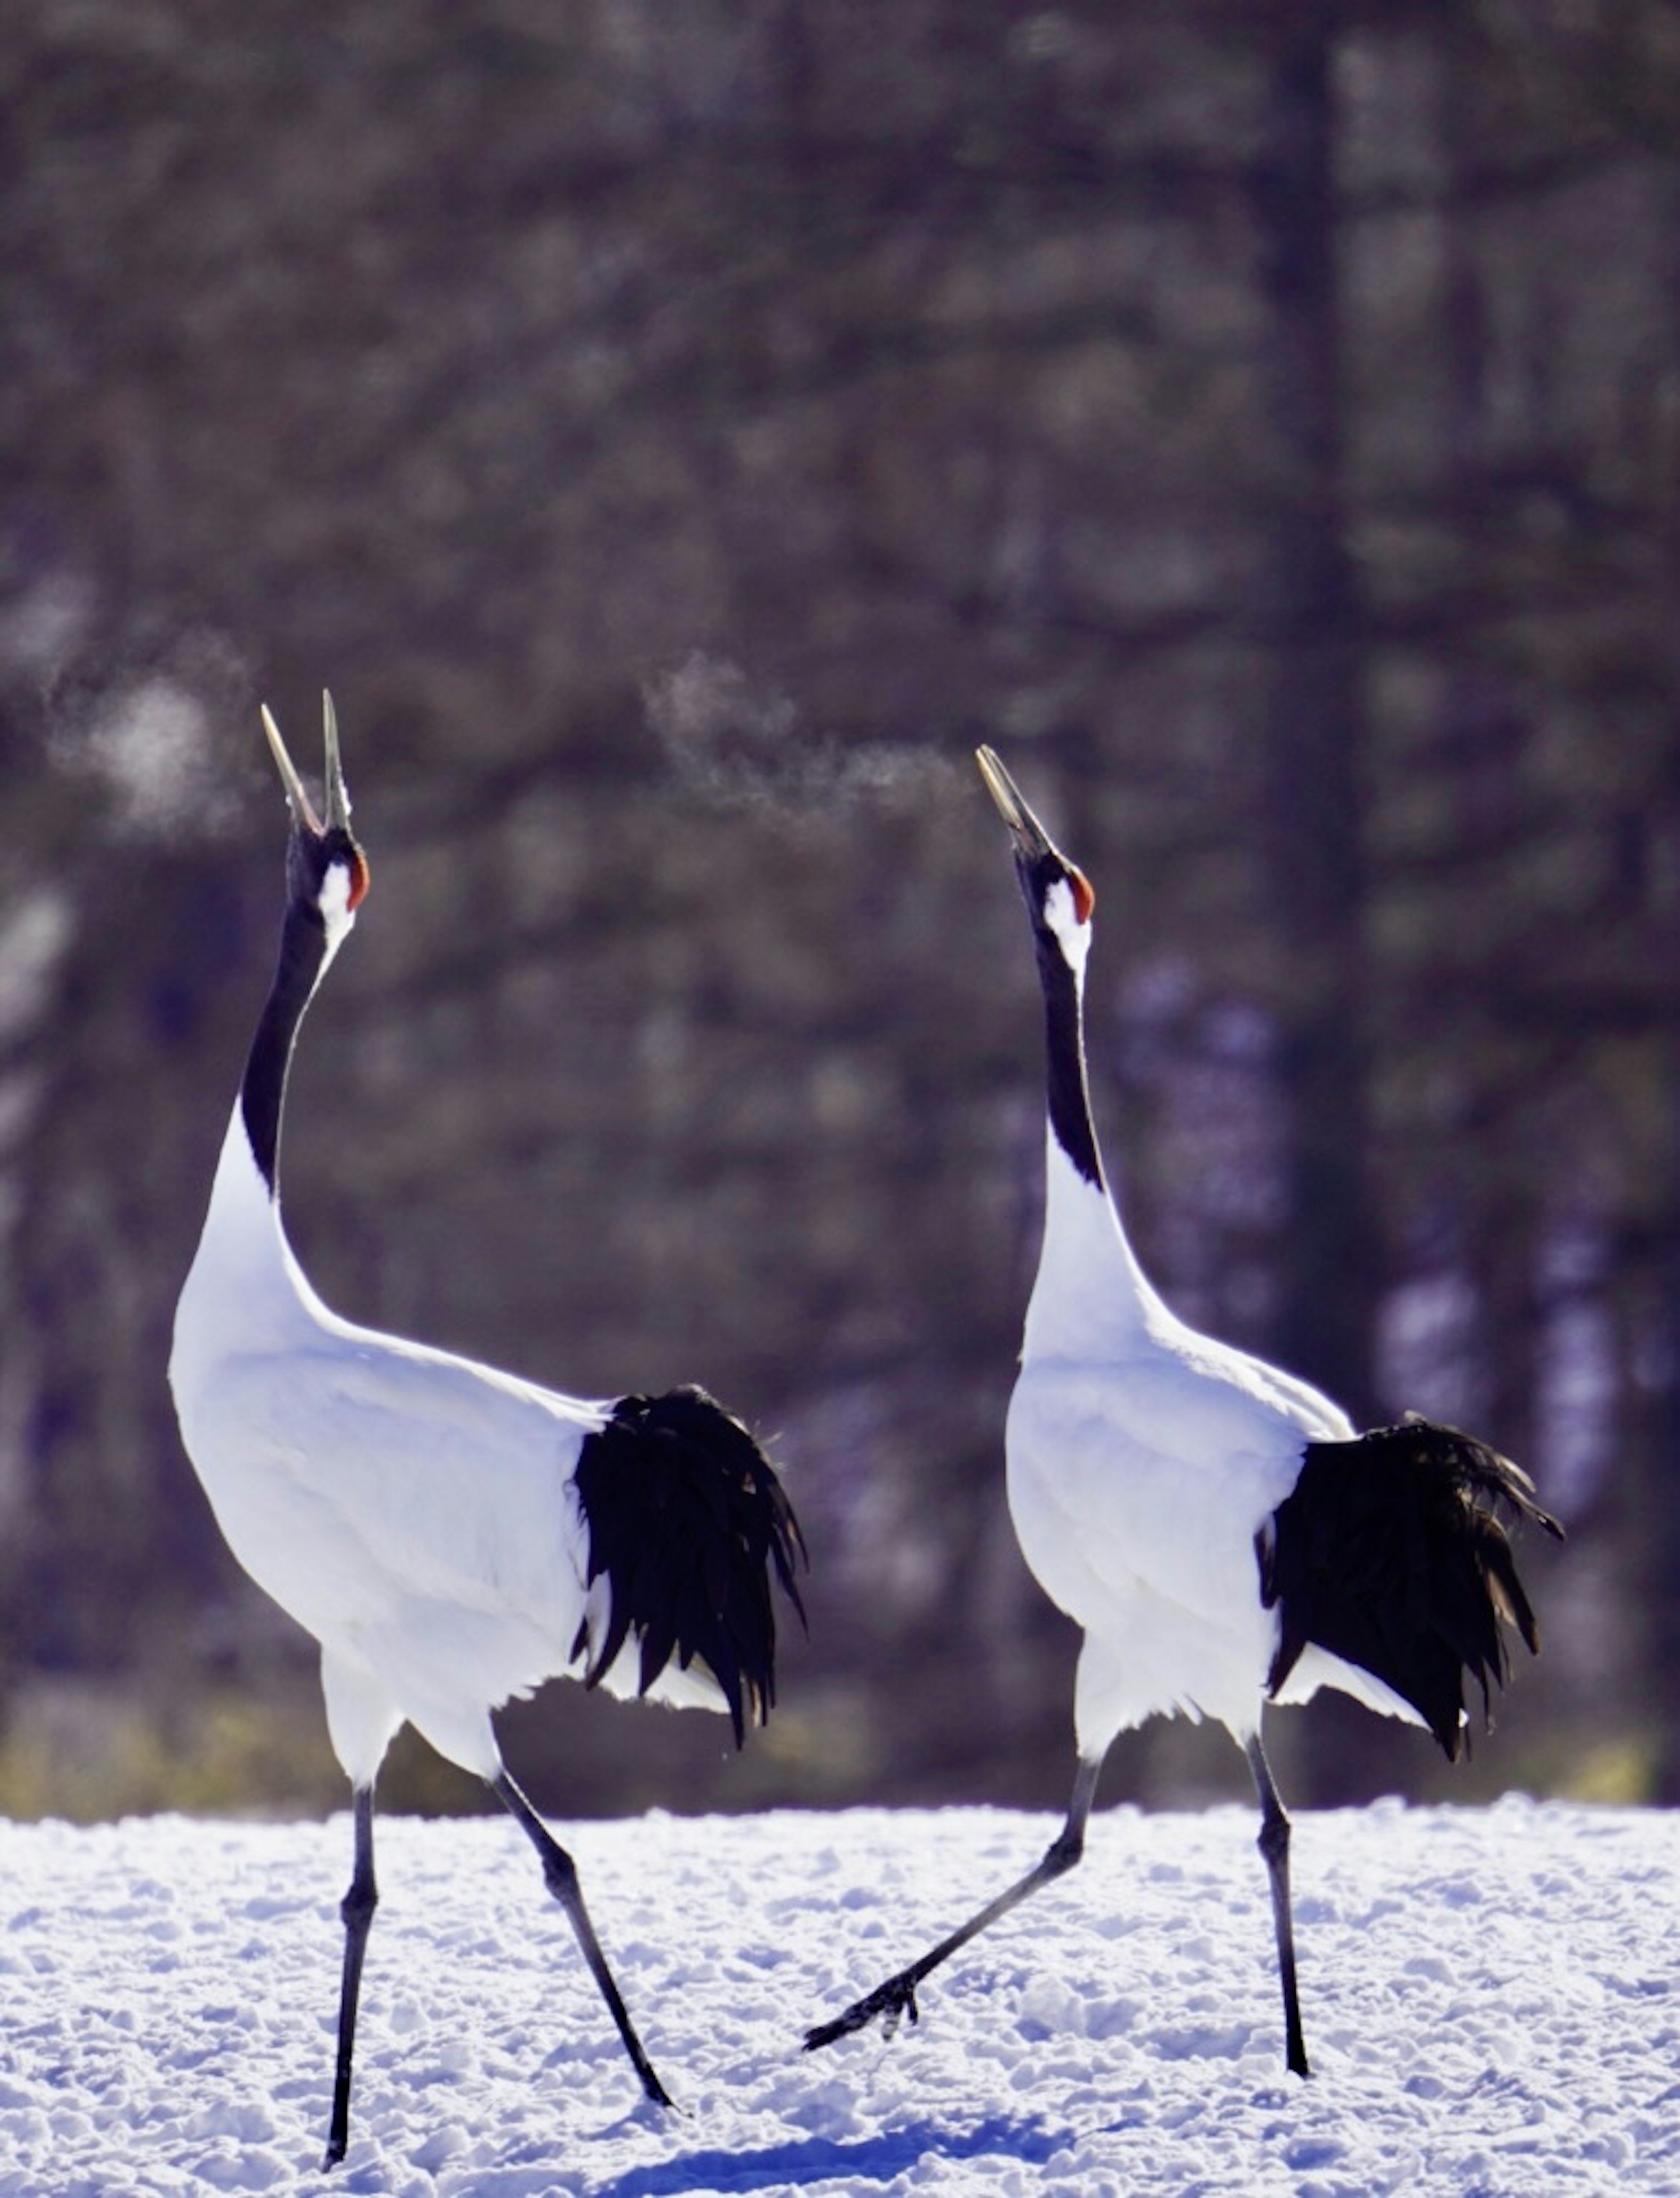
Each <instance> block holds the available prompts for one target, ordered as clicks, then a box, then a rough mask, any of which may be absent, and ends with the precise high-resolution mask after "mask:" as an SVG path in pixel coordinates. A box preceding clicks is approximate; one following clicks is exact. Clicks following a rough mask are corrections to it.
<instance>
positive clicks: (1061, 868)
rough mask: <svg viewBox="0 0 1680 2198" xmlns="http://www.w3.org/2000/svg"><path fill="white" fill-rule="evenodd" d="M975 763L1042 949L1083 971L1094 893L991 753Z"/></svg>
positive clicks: (979, 754)
mask: <svg viewBox="0 0 1680 2198" xmlns="http://www.w3.org/2000/svg"><path fill="white" fill-rule="evenodd" d="M974 759H975V761H976V762H977V763H978V764H979V765H980V776H981V777H982V778H983V779H984V780H985V783H986V790H987V791H988V793H989V794H991V798H992V800H994V801H995V802H996V803H997V813H998V815H999V816H1000V817H1002V818H1003V822H1004V823H1006V824H1007V825H1008V826H1009V836H1010V838H1011V839H1012V840H1014V843H1015V874H1016V875H1017V876H1018V877H1019V878H1020V889H1021V892H1022V893H1023V894H1024V895H1025V897H1026V907H1027V913H1028V914H1029V915H1030V916H1032V928H1033V930H1034V932H1035V933H1037V935H1038V940H1039V944H1040V948H1041V950H1042V949H1043V948H1044V947H1045V946H1048V945H1053V946H1054V947H1055V949H1056V950H1057V951H1059V952H1060V953H1061V957H1062V959H1063V960H1064V961H1065V962H1067V964H1068V966H1069V968H1073V969H1074V970H1075V971H1082V970H1083V969H1084V962H1085V955H1086V952H1087V951H1088V950H1089V948H1090V920H1091V911H1092V910H1093V909H1094V908H1095V907H1096V893H1095V891H1094V890H1093V889H1092V886H1091V882H1090V879H1089V878H1088V877H1087V876H1086V875H1085V874H1084V871H1083V870H1082V869H1080V868H1079V866H1078V863H1070V862H1069V861H1068V859H1067V856H1066V855H1064V854H1063V853H1062V852H1061V849H1060V848H1059V847H1058V846H1056V844H1055V840H1052V839H1051V837H1050V835H1049V833H1048V832H1047V831H1046V830H1045V829H1044V828H1043V825H1042V824H1041V823H1039V822H1038V818H1037V817H1035V816H1034V815H1033V813H1032V810H1031V809H1030V808H1029V807H1028V806H1027V804H1026V797H1025V796H1024V795H1023V794H1022V793H1021V790H1020V788H1019V787H1018V786H1017V785H1016V784H1015V782H1014V779H1012V778H1011V777H1010V776H1009V772H1008V771H1007V770H1004V768H1003V765H1002V764H1001V763H1000V762H999V761H998V759H997V754H996V753H995V751H994V750H992V749H991V748H979V749H976V751H975V757H974Z"/></svg>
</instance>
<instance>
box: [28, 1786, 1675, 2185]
mask: <svg viewBox="0 0 1680 2198" xmlns="http://www.w3.org/2000/svg"><path fill="white" fill-rule="evenodd" d="M560 1829H561V1836H562V1837H564V1838H566V1839H567V1841H568V1843H569V1844H570V1845H571V1846H572V1847H573V1852H574V1853H575V1854H576V1855H577V1858H578V1863H579V1866H580V1869H581V1870H582V1873H583V1881H584V1888H585V1891H586V1893H587V1894H588V1896H589V1898H590V1903H591V1906H592V1908H593V1910H594V1914H595V1916H596V1922H597V1924H598V1926H599V1927H600V1929H601V1932H602V1937H603V1939H604V1940H605V1941H606V1944H607V1949H608V1952H609V1954H610V1956H611V1957H612V1958H613V1961H614V1963H616V1965H617V1967H618V1971H619V1979H620V1981H621V1982H622V1984H623V1986H624V1987H625V1996H626V1997H627V1999H628V2000H629V2002H630V2004H631V2009H632V2010H633V2012H634V2013H635V2015H636V2016H637V2021H638V2022H639V2024H640V2026H641V2029H642V2035H643V2037H644V2038H645V2039H646V2041H647V2043H648V2049H649V2050H650V2052H651V2054H652V2056H653V2057H654V2061H655V2063H656V2065H657V2066H658V2067H659V2069H660V2073H661V2074H662V2076H663V2077H664V2079H665V2081H666V2085H667V2086H668V2087H669V2089H670V2090H671V2092H672V2093H673V2094H674V2095H675V2096H676V2097H677V2100H678V2102H679V2107H680V2111H678V2112H677V2113H674V2114H664V2115H660V2114H655V2113H654V2112H653V2111H651V2110H649V2109H648V2108H645V2107H643V2106H642V2105H641V2104H639V2096H640V2095H639V2092H638V2090H637V2085H636V2083H635V2079H634V2078H633V2076H632V2075H631V2071H630V2068H629V2067H628V2064H627V2063H626V2061H625V2059H624V2056H623V2055H622V2053H621V2051H620V2050H619V2045H618V2043H617V2040H616V2038H615V2037H614V2036H613V2032H612V2031H611V2029H610V2027H609V2026H608V2023H607V2018H606V2016H605V2014H604V2012H603V2010H602V2007H601V2005H600V2003H599V2002H598V2000H597V1999H596V1995H595V1992H594V1989H593V1987H592V1986H591V1985H590V1982H589V1980H588V1979H587V1977H586V1975H585V1974H584V1969H583V1967H582V1964H581V1963H580V1961H579V1960H578V1957H577V1955H576V1953H575V1951H574V1950H573V1944H572V1940H571V1938H570V1935H569V1933H568V1932H567V1928H566V1924H565V1921H564V1919H563V1917H562V1916H561V1914H560V1912H559V1910H558V1909H556V1908H555V1907H554V1906H553V1904H551V1903H549V1901H548V1899H547V1898H546V1896H545V1894H544V1892H543V1890H542V1886H541V1881H540V1878H539V1875H538V1869H537V1866H536V1863H535V1859H534V1858H533V1857H532V1853H531V1852H530V1850H529V1848H528V1847H527V1846H526V1842H525V1840H523V1838H522V1837H521V1836H520V1833H519V1831H518V1829H516V1828H515V1826H514V1824H513V1823H511V1822H510V1821H503V1820H500V1819H489V1818H485V1819H480V1820H475V1821H469V1822H451V1823H421V1822H416V1821H414V1820H411V1819H399V1818H392V1819H385V1820H381V1841H380V1850H379V1863H380V1874H381V1887H382V1891H383V1894H384V1900H383V1904H382V1905H381V1910H380V1913H379V1916H378V1919H377V1921H376V1922H375V1927H374V1934H373V1939H372V1945H371V1949H370V1951H369V1967H368V1980H367V1987H366V1994H365V1998H364V2003H363V2020H362V2036H361V2050H360V2054H359V2057H358V2072H357V2073H358V2084H357V2096H356V2101H355V2108H354V2118H353V2121H352V2137H351V2149H350V2154H349V2157H348V2158H347V2160H346V2162H345V2164H344V2166H343V2167H342V2168H340V2170H338V2171H337V2172H335V2173H334V2175H333V2176H331V2177H330V2178H329V2177H326V2176H323V2174H321V2173H320V2172H319V2170H318V2167H317V2162H318V2160H319V2157H320V2150H321V2145H322V2141H323V2134H324V2131H325V2127H326V2120H327V2108H328V2085H329V2079H330V2073H331V2068H330V2064H331V2055H332V2026H333V2018H334V1999H335V1995H336V1991H337V1978H338V1961H339V1950H340V1928H339V1922H338V1914H337V1903H338V1899H339V1896H340V1893H341V1891H342V1889H343V1886H344V1883H345V1881H346V1879H347V1877H348V1875H349V1857H350V1827H349V1820H348V1818H347V1817H337V1818H335V1819H334V1820H333V1821H332V1822H331V1823H328V1824H326V1825H324V1826H323V1825H303V1826H296V1825H250V1824H242V1823H200V1822H192V1821H188V1820H186V1819H183V1818H180V1817H160V1818H151V1819H142V1820H136V1821H132V1822H129V1823H122V1824H117V1825H109V1826H102V1827H97V1828H95V1829H90V1830H77V1829H70V1828H69V1827H67V1826H64V1825H61V1824H52V1823H48V1824H41V1825H18V1826H12V1825H0V1887H3V1899H0V1915H3V1918H4V1928H3V1929H0V1968H3V1976H0V1996H3V1997H0V2004H3V2008H4V2030H3V2045H0V2194H4V2198H55V2195H56V2194H61V2193H62V2194H68V2193H84V2194H95V2193H98V2194H119V2193H120V2194H125V2198H126V2194H141V2193H153V2192H170V2193H180V2192H189V2191H191V2192H198V2191H262V2192H282V2193H284V2192H291V2191H304V2190H317V2189H334V2190H337V2191H343V2192H358V2193H359V2192H381V2193H385V2192H389V2193H393V2194H401V2198H433V2194H443V2193H450V2194H462V2195H463V2198H464V2195H465V2194H473V2198H479V2194H482V2198H537V2194H538V2193H542V2192H547V2191H556V2192H561V2191H563V2192H568V2193H570V2192H580V2193H581V2192H588V2193H591V2194H595V2198H658V2194H664V2193H689V2192H702V2191H730V2192H753V2193H758V2194H778V2193H787V2192H799V2193H805V2194H829V2193H836V2194H838V2193H846V2194H851V2193H864V2194H869V2198H885V2194H889V2193H904V2194H906V2195H907V2198H908V2194H911V2193H917V2194H920V2193H925V2192H951V2191H963V2192H969V2191H973V2192H976V2193H978V2192H997V2193H1002V2194H1004V2198H1014V2195H1015V2194H1024V2193H1034V2194H1037V2193H1051V2192H1057V2193H1068V2194H1073V2193H1078V2194H1081V2198H1087V2194H1101V2193H1108V2192H1113V2193H1126V2194H1131V2193H1145V2192H1147V2193H1149V2194H1151V2195H1152V2198H1153V2194H1157V2193H1183V2194H1189V2193H1192V2192H1194V2193H1197V2194H1204V2193H1212V2192H1231V2193H1240V2194H1244V2198H1253V2194H1264V2193H1272V2192H1279V2193H1282V2192H1288V2193H1291V2194H1295V2198H1328V2194H1339V2195H1340V2194H1346V2198H1367V2194H1371V2193H1377V2192H1386V2191H1395V2192H1399V2191H1404V2192H1407V2193H1421V2194H1427V2193H1434V2192H1444V2193H1446V2192H1450V2193H1453V2194H1457V2198H1472V2194H1474V2195H1475V2198H1561V2194H1566V2193H1571V2192H1579V2191H1611V2190H1614V2191H1618V2192H1622V2193H1627V2194H1638V2198H1649V2195H1650V2194H1662V2193H1676V2194H1680V1996H1677V1988H1676V1980H1677V1975H1680V1823H1677V1820H1676V1819H1675V1818H1674V1817H1671V1816H1665V1815H1660V1814H1639V1813H1634V1812H1631V1811H1596V1810H1587V1809H1581V1808H1574V1807H1567V1806H1559V1805H1544V1806H1536V1805H1532V1804H1530V1803H1528V1802H1526V1801H1522V1800H1508V1801H1506V1802H1503V1803H1502V1804H1500V1805H1499V1806H1497V1807H1495V1808H1494V1809H1492V1810H1491V1811H1474V1810H1466V1811H1451V1810H1449V1811H1436V1810H1406V1809H1404V1808H1402V1807H1401V1806H1399V1805H1398V1804H1397V1803H1383V1804H1380V1805H1379V1806H1377V1807H1375V1808H1374V1809H1372V1810H1369V1811H1363V1812H1348V1813H1334V1814H1326V1815H1319V1816H1311V1815H1303V1816H1302V1817H1299V1818H1298V1819H1297V1823H1296V1834H1295V1850H1294V1852H1295V1877H1296V1899H1297V1916H1298V1922H1299V1933H1300V1940H1301V1959H1302V1977H1303V1997H1304V2003H1305V2019H1306V2028H1307V2042H1308V2046H1309V2049H1310V2050H1311V2052H1312V2054H1313V2056H1314V2060H1315V2063H1316V2073H1315V2076H1314V2079H1313V2080H1312V2081H1311V2083H1310V2084H1301V2083H1299V2082H1297V2081H1295V2080H1294V2079H1291V2078H1288V2077H1287V2076H1286V2075H1285V2073H1284V2071H1283V2067H1282V2043H1281V2025H1280V2015H1279V2009H1278V2004H1277V1991H1276V1980H1275V1975H1274V1970H1273V1963H1272V1951H1271V1938H1270V1914H1269V1910H1268V1906H1267V1902H1266V1896H1265V1887H1264V1872H1263V1869H1262V1868H1261V1865H1260V1862H1259V1857H1258V1856H1257V1854H1256V1853H1255V1852H1254V1849H1253V1833H1254V1829H1255V1819H1254V1817H1253V1813H1252V1812H1251V1811H1244V1810H1241V1809H1235V1808H1222V1809H1218V1810H1215V1811H1212V1812H1210V1813H1208V1814H1207V1815H1205V1816H1193V1817H1189V1816H1155V1817H1146V1816H1141V1815H1139V1814H1137V1813H1136V1812H1135V1811H1131V1810H1129V1809H1122V1810H1118V1811H1113V1812H1110V1813H1105V1814H1102V1815H1101V1816H1099V1817H1097V1818H1096V1820H1095V1822H1094V1824H1093V1827H1092V1836H1091V1840H1090V1848H1089V1851H1088V1854H1087V1858H1086V1861H1085V1864H1084V1866H1083V1867H1082V1869H1079V1870H1078V1871H1076V1872H1075V1873H1074V1875H1073V1876H1072V1877H1071V1878H1069V1879H1067V1880H1065V1881H1063V1882H1062V1883H1061V1885H1059V1886H1055V1887H1051V1888H1050V1889H1049V1891H1048V1892H1046V1893H1043V1895H1041V1896H1040V1898H1039V1899H1038V1901H1037V1902H1036V1903H1034V1904H1029V1905H1028V1906H1027V1907H1026V1908H1024V1909H1022V1910H1018V1911H1017V1912H1016V1914H1015V1915H1014V1916H1013V1917H1011V1918H1009V1920H1008V1921H1007V1922H1005V1923H1003V1925H1001V1926H1000V1927H999V1928H998V1929H997V1931H996V1932H995V1933H993V1934H992V1935H991V1938H990V1939H981V1940H980V1941H979V1942H978V1943H977V1944H976V1945H973V1946H971V1947H969V1948H968V1950H967V1951H966V1952H965V1953H964V1954H962V1955H960V1956H958V1957H956V1961H955V1962H954V1963H953V1964H952V1965H951V1966H950V1968H948V1969H947V1970H946V1971H945V1973H944V1974H943V1976H942V1977H939V1978H935V1979H934V1980H931V1982H930V1984H929V1986H927V1989H926V1991H925V1992H924V1996H923V2001H922V2022H921V2027H920V2028H919V2029H916V2030H910V2029H906V2030H904V2032H901V2033H900V2035H899V2036H898V2038H896V2039H894V2040H892V2042H891V2043H888V2042H887V2041H885V2040H883V2039H882V2038H881V2037H880V2035H879V2033H878V2032H875V2033H867V2034H865V2035H864V2036H863V2037H861V2038H850V2039H847V2040H846V2041H844V2042H843V2043H842V2044H840V2045H838V2046H836V2047H834V2048H831V2049H830V2050H828V2051H827V2052H826V2053H823V2054H821V2055H816V2056H802V2055H801V2054H800V2053H799V2050H798V2047H799V2039H800V2037H801V2034H802V2032H803V2030H804V2028H805V2026H806V2025H807V2024H808V2023H810V2022H811V2021H815V2020H818V2019H820V2018H821V2017H823V2016H824V2015H832V2014H834V2013H837V2012H838V2011H839V2009H840V2008H841V2007H842V2006H844V2005H845V2004H846V2002H847V2001H848V2000H849V1999H850V1998H851V1997H853V1996H854V1995H855V1993H856V1992H857V1991H858V1990H860V1989H862V1988H863V1987H865V1986H869V1985H872V1984H874V1983H875V1982H877V1981H879V1980H880V1978H881V1975H882V1974H885V1973H886V1972H887V1970H889V1969H890V1968H894V1967H896V1966H898V1963H899V1961H900V1960H901V1959H902V1958H907V1957H910V1956H912V1955H914V1954H916V1953H917V1952H919V1951H921V1950H922V1949H923V1947H924V1946H925V1945H927V1944H928V1943H931V1940H932V1939H933V1938H934V1937H937V1936H938V1935H939V1933H941V1932H942V1931H943V1930H944V1929H945V1928H946V1927H947V1926H949V1925H950V1924H951V1923H953V1922H956V1921H958V1920H960V1918H961V1917H962V1916H963V1915H964V1914H966V1913H967V1912H968V1910H969V1908H970V1907H971V1906H973V1905H974V1904H976V1903H977V1902H978V1901H979V1900H980V1899H982V1898H984V1897H985V1896H987V1895H989V1894H990V1893H992V1892H994V1891H996V1890H997V1889H999V1888H1000V1887H1002V1886H1003V1884H1004V1883H1005V1882H1006V1881H1008V1880H1009V1879H1010V1878H1011V1877H1013V1876H1014V1875H1017V1874H1018V1873H1019V1871H1020V1869H1024V1868H1025V1867H1026V1865H1027V1864H1029V1863H1031V1862H1032V1861H1033V1860H1034V1859H1036V1858H1037V1856H1038V1853H1039V1852H1041V1851H1042V1849H1043V1846H1044V1845H1045V1843H1046V1841H1047V1840H1049V1836H1050V1835H1051V1834H1052V1832H1053V1831H1054V1829H1055V1822H1054V1821H1053V1820H1052V1819H1051V1818H1049V1817H1026V1816H1020V1815H1014V1814H1010V1813H1007V1812H1003V1811H984V1810H951V1811H946V1812H945V1813H943V1814H939V1815H933V1814H920V1813H910V1812H901V1813H886V1812H876V1811H857V1812H852V1813H848V1814H846V1815H841V1816H822V1815H808V1816H807V1815H792V1814H788V1815H773V1816H766V1817H737V1818H719V1817H712V1818H702V1819H699V1820H693V1819H683V1818H678V1817H664V1816H654V1817H648V1818H646V1819H643V1820H639V1821H637V1822H634V1823H622V1824H603V1823H588V1824H580V1825H576V1826H572V1827H561V1828H560Z"/></svg>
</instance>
